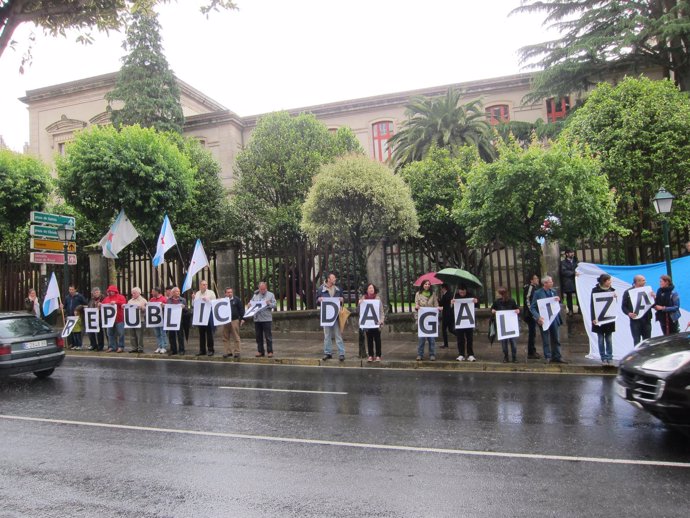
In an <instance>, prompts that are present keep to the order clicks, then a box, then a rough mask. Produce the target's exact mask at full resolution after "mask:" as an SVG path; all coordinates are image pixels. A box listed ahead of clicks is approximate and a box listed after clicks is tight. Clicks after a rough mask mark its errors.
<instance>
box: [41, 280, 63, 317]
mask: <svg viewBox="0 0 690 518" xmlns="http://www.w3.org/2000/svg"><path fill="white" fill-rule="evenodd" d="M59 299H60V288H58V283H57V279H56V278H55V272H53V273H52V274H51V276H50V282H49V283H48V291H46V298H45V299H43V316H46V317H47V316H48V315H50V314H51V313H52V312H53V311H55V310H56V309H57V308H59V307H60V302H59Z"/></svg>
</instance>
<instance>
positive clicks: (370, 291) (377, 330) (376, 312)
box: [359, 283, 383, 362]
mask: <svg viewBox="0 0 690 518" xmlns="http://www.w3.org/2000/svg"><path fill="white" fill-rule="evenodd" d="M378 293H379V289H378V288H377V287H376V285H374V284H372V283H369V284H367V288H366V291H365V292H364V295H362V298H361V299H359V311H360V326H361V325H362V321H363V320H366V319H367V317H368V316H370V317H371V318H375V317H376V316H377V317H378V319H377V322H372V325H373V324H376V325H377V327H366V328H364V332H365V333H366V335H367V352H368V353H369V356H368V358H367V361H368V362H373V361H377V362H380V361H381V327H382V326H383V308H382V307H381V297H379V295H378ZM367 300H372V301H378V304H375V305H374V304H372V305H371V308H372V309H371V310H370V311H371V315H369V313H368V311H369V310H368V309H366V310H365V309H364V308H366V307H367V306H369V304H367V303H365V304H363V302H364V301H367ZM374 306H377V307H378V309H376V307H374ZM365 311H367V312H365ZM374 343H375V344H376V351H374ZM374 353H375V354H376V355H375V356H374Z"/></svg>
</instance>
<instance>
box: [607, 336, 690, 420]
mask: <svg viewBox="0 0 690 518" xmlns="http://www.w3.org/2000/svg"><path fill="white" fill-rule="evenodd" d="M616 381H617V384H616V391H617V392H618V395H619V396H621V397H622V398H623V399H625V400H626V401H629V402H630V403H632V404H633V405H635V406H637V407H638V408H642V409H644V410H646V411H647V412H649V413H650V414H652V415H653V416H655V417H658V418H659V419H661V420H662V421H663V422H664V423H666V424H668V425H670V426H680V427H683V428H684V429H687V427H688V425H690V333H678V334H674V335H670V336H658V337H655V338H650V339H648V340H645V341H644V342H642V343H641V344H640V345H638V346H637V347H636V348H635V350H633V351H632V352H630V353H629V354H627V355H626V356H625V357H624V358H623V359H622V360H621V362H620V367H619V370H618V378H617V379H616Z"/></svg>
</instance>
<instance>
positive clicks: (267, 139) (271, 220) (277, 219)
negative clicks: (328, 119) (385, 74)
mask: <svg viewBox="0 0 690 518" xmlns="http://www.w3.org/2000/svg"><path fill="white" fill-rule="evenodd" d="M346 152H359V153H361V152H362V149H361V146H360V145H359V142H358V141H357V139H356V137H355V136H354V135H353V134H352V131H351V130H349V129H347V128H341V129H340V130H338V132H336V133H335V134H332V133H330V132H329V131H328V129H327V128H326V126H325V125H324V124H323V123H321V122H319V121H318V120H317V119H316V117H314V116H313V115H310V114H309V115H308V114H302V115H298V116H296V117H292V116H290V115H289V114H288V113H286V112H279V113H273V114H270V115H267V116H265V117H263V118H261V119H260V120H259V122H258V124H257V126H256V128H255V129H254V132H253V133H252V136H251V139H250V141H249V144H248V145H247V147H246V148H245V149H244V150H242V151H241V152H240V153H239V154H238V155H237V160H236V164H235V172H236V175H237V182H236V184H235V187H234V190H233V200H232V203H233V206H234V210H235V212H236V213H238V214H243V215H244V217H245V225H244V228H245V229H246V231H245V235H256V236H258V237H260V238H262V239H265V240H267V241H268V240H271V241H273V242H274V241H281V242H283V243H285V242H291V241H294V240H295V239H300V238H301V235H302V234H301V231H300V228H299V226H300V221H301V219H302V203H303V202H304V199H305V198H306V195H307V192H308V191H309V188H310V187H311V184H312V178H313V177H314V175H315V174H316V173H317V172H318V170H319V168H320V167H321V165H323V164H325V163H328V162H331V161H332V160H333V159H334V158H335V157H336V156H338V155H342V154H343V153H346Z"/></svg>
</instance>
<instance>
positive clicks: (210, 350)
mask: <svg viewBox="0 0 690 518" xmlns="http://www.w3.org/2000/svg"><path fill="white" fill-rule="evenodd" d="M192 300H193V301H194V302H197V303H198V302H199V301H203V302H205V303H207V304H210V303H211V301H213V300H216V293H215V292H214V291H213V290H209V289H208V281H207V280H206V279H202V280H201V282H200V283H199V291H197V292H196V293H193V294H192ZM197 329H198V330H199V352H198V353H196V356H206V355H208V356H213V355H214V354H215V348H214V343H213V334H214V333H215V331H216V329H215V326H214V325H213V315H211V317H210V318H209V320H208V324H206V325H202V326H197Z"/></svg>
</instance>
